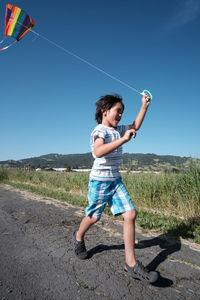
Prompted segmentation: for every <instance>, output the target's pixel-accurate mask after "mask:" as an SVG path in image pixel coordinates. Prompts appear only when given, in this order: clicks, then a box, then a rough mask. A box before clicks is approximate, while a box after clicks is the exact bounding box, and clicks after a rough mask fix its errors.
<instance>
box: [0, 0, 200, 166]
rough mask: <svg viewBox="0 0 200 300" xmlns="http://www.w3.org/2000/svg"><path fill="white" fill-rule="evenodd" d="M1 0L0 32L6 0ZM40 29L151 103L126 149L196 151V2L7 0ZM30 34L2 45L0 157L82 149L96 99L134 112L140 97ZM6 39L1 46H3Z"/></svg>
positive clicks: (199, 149) (199, 55) (199, 20)
mask: <svg viewBox="0 0 200 300" xmlns="http://www.w3.org/2000/svg"><path fill="white" fill-rule="evenodd" d="M6 3H7V1H4V0H3V1H1V2H0V35H1V39H2V38H3V35H4V16H5V4H6ZM10 3H11V4H14V5H16V6H19V7H21V8H22V9H24V10H25V11H26V12H27V13H29V15H30V16H31V17H32V18H33V19H34V21H35V23H36V26H35V27H34V28H33V30H34V31H35V32H37V33H38V34H39V35H40V36H42V37H45V38H46V39H49V40H50V41H52V42H54V43H56V44H58V45H59V46H60V47H63V48H64V49H66V50H68V51H71V52H73V53H74V54H76V55H78V56H80V57H81V58H83V59H85V60H87V61H89V62H90V63H92V64H94V65H95V66H97V67H99V68H101V69H103V70H104V71H106V72H108V73H109V74H111V75H113V76H115V77H117V78H119V79H120V80H122V81H124V82H126V83H127V84H129V85H131V86H132V87H134V88H136V89H137V90H139V91H142V90H143V89H149V90H150V91H151V92H152V94H153V100H152V103H151V105H150V107H149V110H148V113H147V116H146V118H145V120H144V123H143V125H142V127H141V129H140V130H139V131H138V133H137V137H136V139H135V140H133V141H130V142H129V143H127V144H126V145H124V152H129V153H155V154H159V155H179V156H192V157H198V158H199V157H200V138H199V132H200V118H199V111H200V96H199V92H198V90H199V82H200V75H199V74H200V72H199V66H200V39H199V32H200V1H199V0H168V1H167V0H151V1H150V0H101V1H100V0H84V1H82V0H70V1H69V0H57V1H46V0H42V1H41V0H40V1H39V0H34V1H14V0H13V1H12V2H10ZM42 37H38V36H37V35H35V34H34V33H32V32H29V33H28V34H27V35H26V36H25V37H24V38H23V39H22V40H21V41H20V42H19V43H17V44H15V45H13V46H12V47H11V48H9V49H7V50H6V51H3V52H0V66H1V68H0V79H1V80H0V91H1V96H0V97H1V98H0V99H1V100H0V101H1V117H0V161H1V160H7V159H16V160H18V159H22V158H28V157H34V156H40V155H44V154H49V153H59V154H69V153H85V152H89V151H90V146H89V137H90V132H91V131H92V130H93V128H94V126H96V123H95V120H94V114H95V102H96V101H97V100H98V99H99V97H100V96H102V95H104V94H108V93H112V94H113V93H117V94H120V95H121V96H122V97H123V101H124V104H125V111H124V115H123V118H122V120H121V124H130V123H132V121H133V120H134V119H135V117H136V115H137V113H138V111H139V109H140V106H141V96H140V95H139V94H138V93H136V92H134V91H132V90H131V89H129V88H127V87H125V86H123V85H121V84H120V83H119V82H116V81H114V80H112V79H111V78H109V77H107V76H106V75H105V74H102V73H101V72H98V71H97V70H95V69H93V68H91V67H90V66H89V65H87V64H85V63H83V62H81V61H80V60H78V59H76V58H74V57H72V56H70V55H69V54H67V53H66V52H65V51H63V50H61V49H59V48H58V47H56V46H54V45H53V44H51V43H50V42H49V41H47V40H46V39H44V38H42ZM4 45H5V44H4Z"/></svg>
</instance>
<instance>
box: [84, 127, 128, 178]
mask: <svg viewBox="0 0 200 300" xmlns="http://www.w3.org/2000/svg"><path fill="white" fill-rule="evenodd" d="M128 129H129V125H121V126H117V127H107V126H104V125H102V124H99V125H97V126H96V127H95V129H94V130H93V131H92V133H91V138H90V146H91V151H92V155H93V157H94V158H95V160H94V163H93V167H92V170H91V173H90V178H92V179H94V180H99V181H114V180H116V179H117V178H119V177H120V173H119V169H118V168H119V165H120V163H121V161H122V146H121V147H119V148H117V149H116V150H114V151H113V152H111V153H109V154H107V155H105V156H103V157H100V158H98V157H96V156H95V155H94V141H95V137H96V136H98V137H99V138H102V139H104V144H107V143H110V142H112V141H115V140H117V139H119V138H121V137H122V136H123V135H124V133H125V131H126V130H128Z"/></svg>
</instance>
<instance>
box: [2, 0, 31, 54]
mask: <svg viewBox="0 0 200 300" xmlns="http://www.w3.org/2000/svg"><path fill="white" fill-rule="evenodd" d="M34 25H35V22H34V21H33V19H32V18H31V17H29V15H28V14H27V13H26V12H25V11H23V10H22V9H21V8H19V7H17V6H14V5H12V4H6V15H5V37H4V39H3V40H2V41H1V42H0V43H3V41H4V40H5V39H6V37H7V36H11V37H13V38H14V39H15V41H14V42H13V43H12V44H10V45H8V46H6V47H4V48H2V49H0V50H1V51H2V50H5V49H7V48H9V47H10V46H12V45H13V44H15V43H16V42H18V41H20V40H21V39H22V38H23V37H24V36H25V35H26V34H27V33H28V32H29V31H30V30H31V28H32V27H33V26H34Z"/></svg>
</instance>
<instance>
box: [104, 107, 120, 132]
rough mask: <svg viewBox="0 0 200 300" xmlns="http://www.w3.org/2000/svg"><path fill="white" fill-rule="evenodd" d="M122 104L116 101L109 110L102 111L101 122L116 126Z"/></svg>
mask: <svg viewBox="0 0 200 300" xmlns="http://www.w3.org/2000/svg"><path fill="white" fill-rule="evenodd" d="M122 114H123V106H122V104H121V103H120V102H117V103H116V104H115V105H114V106H113V107H112V108H111V109H110V110H106V111H104V112H103V119H102V124H103V125H105V126H108V127H116V126H117V125H118V123H119V121H120V120H121V117H122Z"/></svg>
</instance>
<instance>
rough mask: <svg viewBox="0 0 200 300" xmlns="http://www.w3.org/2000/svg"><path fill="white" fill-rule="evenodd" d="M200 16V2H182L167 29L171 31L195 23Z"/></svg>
mask: <svg viewBox="0 0 200 300" xmlns="http://www.w3.org/2000/svg"><path fill="white" fill-rule="evenodd" d="M199 15H200V0H181V1H180V5H179V6H178V7H177V8H176V11H175V13H174V14H173V16H172V17H171V19H170V20H169V22H168V24H167V26H166V29H167V30H169V31H171V30H173V29H177V28H180V27H182V26H184V25H186V24H187V23H189V22H192V21H194V20H195V19H196V18H197V17H198V16H199Z"/></svg>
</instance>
